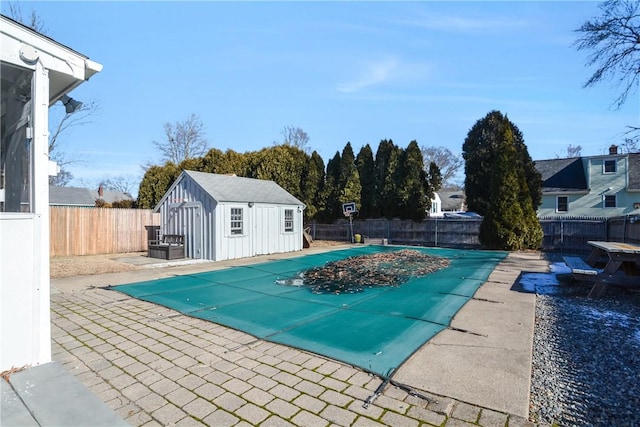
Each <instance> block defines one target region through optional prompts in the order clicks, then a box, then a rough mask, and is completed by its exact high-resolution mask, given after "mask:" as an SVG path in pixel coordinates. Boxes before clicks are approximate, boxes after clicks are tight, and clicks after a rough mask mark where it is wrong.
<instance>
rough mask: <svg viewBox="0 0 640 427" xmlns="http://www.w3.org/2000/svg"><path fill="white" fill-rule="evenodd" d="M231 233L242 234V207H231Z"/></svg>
mask: <svg viewBox="0 0 640 427" xmlns="http://www.w3.org/2000/svg"><path fill="white" fill-rule="evenodd" d="M231 234H234V235H237V234H242V208H231Z"/></svg>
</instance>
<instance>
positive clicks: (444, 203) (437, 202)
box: [429, 190, 467, 218]
mask: <svg viewBox="0 0 640 427" xmlns="http://www.w3.org/2000/svg"><path fill="white" fill-rule="evenodd" d="M466 210H467V204H466V203H465V197H464V191H463V190H452V191H446V190H445V191H438V192H437V193H434V198H433V199H431V211H430V212H429V217H430V218H442V217H444V216H445V213H450V212H464V211H466Z"/></svg>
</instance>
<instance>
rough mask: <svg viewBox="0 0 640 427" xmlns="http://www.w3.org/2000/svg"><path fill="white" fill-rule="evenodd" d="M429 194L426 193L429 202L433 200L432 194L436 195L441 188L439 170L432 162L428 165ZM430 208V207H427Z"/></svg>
mask: <svg viewBox="0 0 640 427" xmlns="http://www.w3.org/2000/svg"><path fill="white" fill-rule="evenodd" d="M428 181H429V192H427V196H428V197H429V200H431V199H433V196H434V193H437V192H438V191H440V189H441V188H442V173H440V168H439V167H438V165H436V164H435V163H434V162H431V163H429V175H428ZM429 208H431V206H429Z"/></svg>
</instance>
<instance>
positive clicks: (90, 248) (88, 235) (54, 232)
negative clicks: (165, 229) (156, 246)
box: [49, 206, 160, 256]
mask: <svg viewBox="0 0 640 427" xmlns="http://www.w3.org/2000/svg"><path fill="white" fill-rule="evenodd" d="M49 214H50V225H51V228H50V243H49V247H50V251H51V256H70V255H97V254H112V253H125V252H141V251H146V250H147V240H148V237H147V228H146V227H147V226H152V225H159V224H160V214H159V213H153V212H151V210H149V209H113V208H70V207H58V206H52V207H50V208H49Z"/></svg>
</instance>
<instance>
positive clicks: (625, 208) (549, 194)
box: [538, 154, 640, 217]
mask: <svg viewBox="0 0 640 427" xmlns="http://www.w3.org/2000/svg"><path fill="white" fill-rule="evenodd" d="M581 160H582V165H583V168H584V171H585V176H586V179H587V189H586V190H584V191H571V190H568V191H563V190H562V189H554V190H551V191H549V190H547V191H544V192H543V196H542V203H541V205H540V207H539V208H538V216H539V217H547V216H571V217H575V216H594V217H613V216H620V215H627V214H631V213H636V214H637V213H638V212H639V211H638V209H634V203H638V202H640V194H639V193H638V192H633V191H629V172H630V171H629V156H628V155H624V154H622V155H608V156H594V157H583V158H582V159H581ZM606 160H615V164H616V171H615V172H613V173H605V172H604V163H605V161H606ZM614 195H615V196H616V207H610V208H609V207H605V206H604V196H614ZM558 196H567V198H568V204H569V209H568V211H567V212H556V199H557V197H558Z"/></svg>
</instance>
